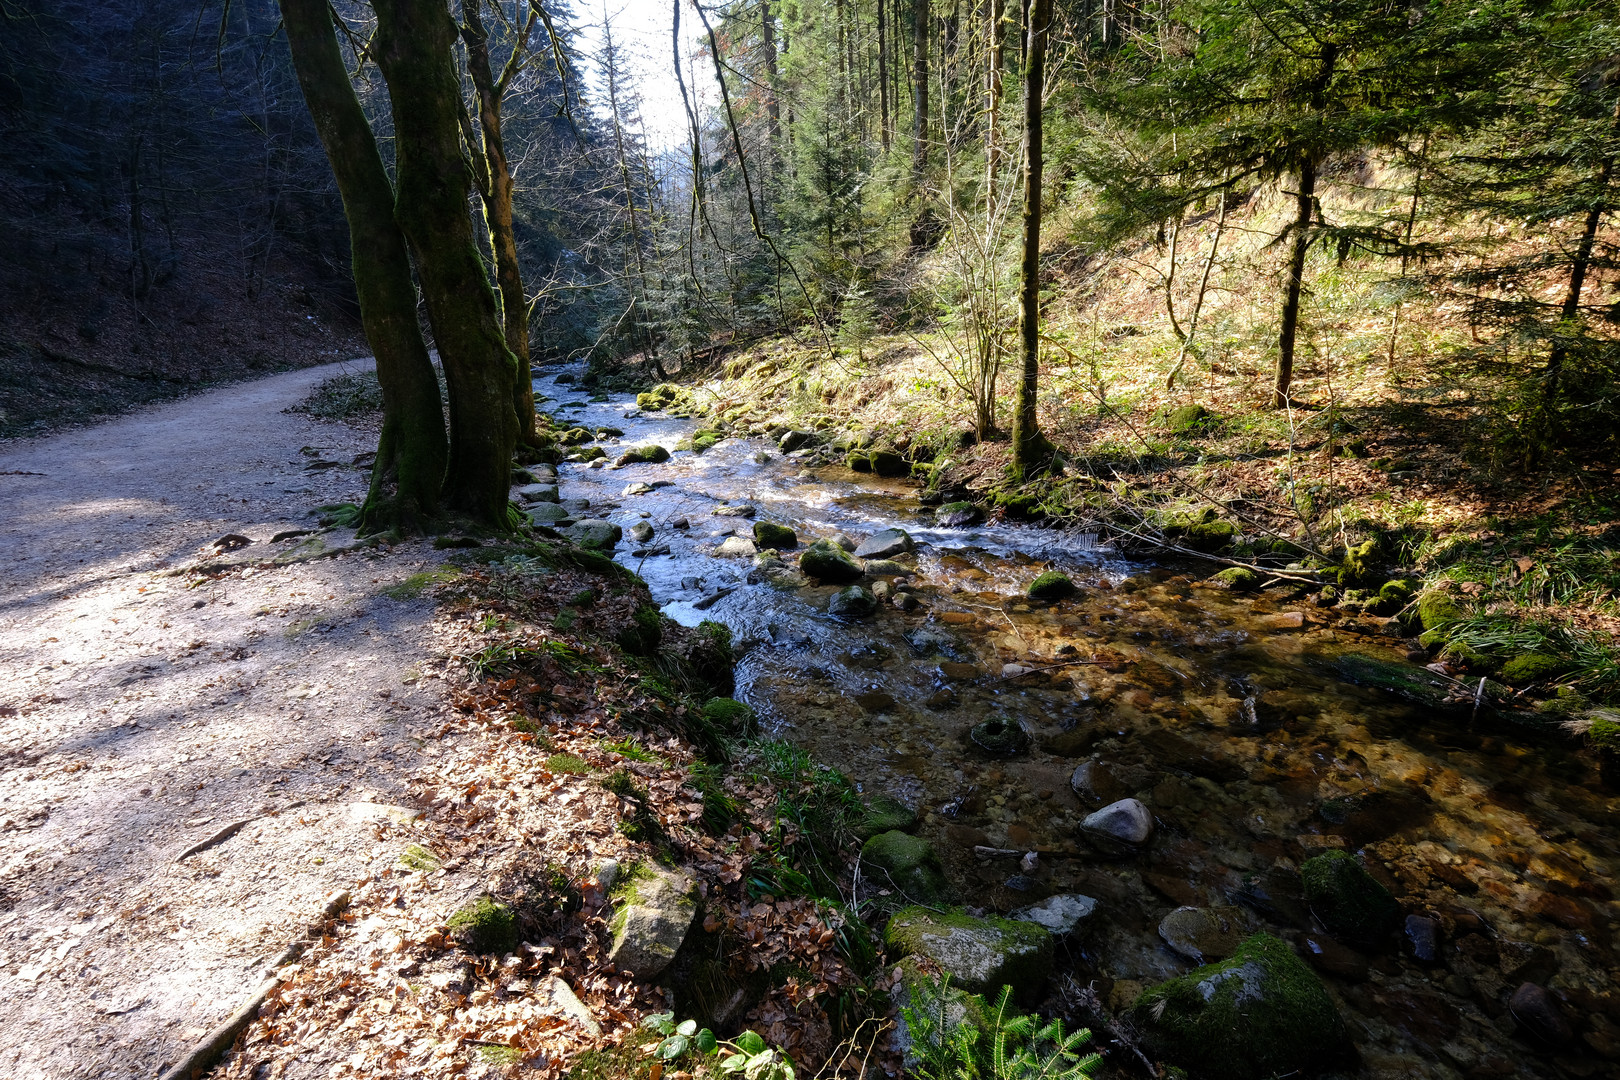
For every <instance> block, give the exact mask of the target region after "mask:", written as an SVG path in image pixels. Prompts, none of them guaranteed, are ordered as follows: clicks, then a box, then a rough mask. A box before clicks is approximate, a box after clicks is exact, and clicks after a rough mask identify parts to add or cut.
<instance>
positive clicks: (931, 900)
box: [861, 829, 956, 906]
mask: <svg viewBox="0 0 1620 1080" xmlns="http://www.w3.org/2000/svg"><path fill="white" fill-rule="evenodd" d="M861 866H862V868H863V870H864V872H865V874H866V876H867V879H868V881H870V882H871V883H872V884H874V885H876V886H878V887H879V888H888V889H892V890H894V892H896V893H898V894H899V895H900V896H901V897H902V898H903V899H902V901H901V902H910V903H914V904H928V905H930V906H939V905H943V904H948V903H950V902H951V901H952V900H953V899H954V898H955V895H956V890H954V889H953V888H951V884H950V882H949V881H947V880H946V878H945V869H944V867H942V866H941V865H940V861H939V855H938V854H937V853H936V852H935V851H934V848H933V845H931V844H929V842H928V841H926V840H923V839H921V838H919V837H916V836H911V835H909V834H907V833H903V832H901V831H899V830H898V829H891V830H889V831H888V832H881V833H878V834H877V835H876V836H874V837H872V838H871V839H870V840H868V841H867V842H866V843H865V844H863V845H861Z"/></svg>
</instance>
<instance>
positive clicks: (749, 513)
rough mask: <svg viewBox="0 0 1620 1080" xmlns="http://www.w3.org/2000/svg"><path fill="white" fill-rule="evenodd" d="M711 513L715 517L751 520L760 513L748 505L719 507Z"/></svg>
mask: <svg viewBox="0 0 1620 1080" xmlns="http://www.w3.org/2000/svg"><path fill="white" fill-rule="evenodd" d="M711 513H713V514H714V516H715V517H740V518H751V517H753V516H754V515H755V514H757V513H759V511H758V510H757V509H755V508H754V507H752V506H749V505H748V504H747V503H743V504H741V505H740V506H717V507H715V508H714V510H712V511H711Z"/></svg>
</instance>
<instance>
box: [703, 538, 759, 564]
mask: <svg viewBox="0 0 1620 1080" xmlns="http://www.w3.org/2000/svg"><path fill="white" fill-rule="evenodd" d="M758 552H759V549H758V548H756V547H755V546H754V542H753V541H752V540H750V539H748V538H747V537H744V536H728V537H726V538H725V540H723V541H722V542H721V544H720V546H719V547H717V548H715V549H714V553H715V554H716V555H718V556H720V557H721V558H722V559H751V558H753V557H754V556H755V555H756V554H758Z"/></svg>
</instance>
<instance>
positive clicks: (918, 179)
mask: <svg viewBox="0 0 1620 1080" xmlns="http://www.w3.org/2000/svg"><path fill="white" fill-rule="evenodd" d="M928 23H929V18H928V0H911V36H912V50H913V57H912V79H913V81H914V83H915V84H916V89H915V91H914V94H915V97H914V100H913V105H914V106H915V108H914V111H913V113H912V124H911V183H912V186H913V187H915V188H918V189H921V187H922V182H923V171H924V170H925V169H927V168H928V37H929V33H928Z"/></svg>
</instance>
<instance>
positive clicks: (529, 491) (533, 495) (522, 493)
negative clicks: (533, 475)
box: [517, 484, 560, 503]
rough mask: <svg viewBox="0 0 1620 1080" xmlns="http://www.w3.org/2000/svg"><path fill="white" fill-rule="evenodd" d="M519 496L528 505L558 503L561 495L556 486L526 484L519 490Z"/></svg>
mask: <svg viewBox="0 0 1620 1080" xmlns="http://www.w3.org/2000/svg"><path fill="white" fill-rule="evenodd" d="M517 496H518V498H519V499H522V500H523V501H524V502H526V503H530V502H551V503H554V502H557V501H558V499H559V497H560V496H559V495H558V492H557V485H556V484H524V485H523V486H522V487H520V488H518V490H517Z"/></svg>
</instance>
